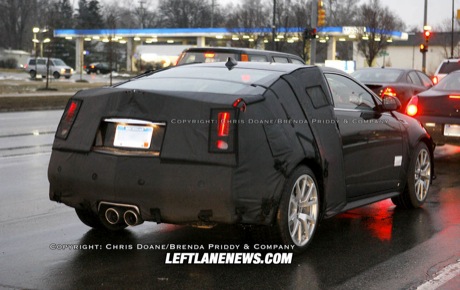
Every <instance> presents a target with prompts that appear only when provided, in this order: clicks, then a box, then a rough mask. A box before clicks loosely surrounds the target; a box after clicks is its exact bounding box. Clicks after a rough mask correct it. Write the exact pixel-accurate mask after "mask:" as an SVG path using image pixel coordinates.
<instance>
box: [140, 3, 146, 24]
mask: <svg viewBox="0 0 460 290" xmlns="http://www.w3.org/2000/svg"><path fill="white" fill-rule="evenodd" d="M144 3H145V1H144V0H140V1H139V4H140V5H141V29H144Z"/></svg>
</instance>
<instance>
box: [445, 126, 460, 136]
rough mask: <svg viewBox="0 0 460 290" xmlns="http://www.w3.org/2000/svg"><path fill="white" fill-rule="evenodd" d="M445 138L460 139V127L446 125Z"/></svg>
mask: <svg viewBox="0 0 460 290" xmlns="http://www.w3.org/2000/svg"><path fill="white" fill-rule="evenodd" d="M444 136H453V137H460V125H451V124H445V125H444Z"/></svg>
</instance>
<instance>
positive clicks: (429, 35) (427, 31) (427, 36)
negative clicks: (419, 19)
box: [423, 30, 431, 43]
mask: <svg viewBox="0 0 460 290" xmlns="http://www.w3.org/2000/svg"><path fill="white" fill-rule="evenodd" d="M423 36H424V37H425V43H428V41H429V40H430V37H431V31H429V30H424V31H423Z"/></svg>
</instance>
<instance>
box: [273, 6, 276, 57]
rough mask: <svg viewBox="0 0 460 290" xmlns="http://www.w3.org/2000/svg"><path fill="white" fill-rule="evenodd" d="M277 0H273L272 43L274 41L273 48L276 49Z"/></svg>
mask: <svg viewBox="0 0 460 290" xmlns="http://www.w3.org/2000/svg"><path fill="white" fill-rule="evenodd" d="M275 38H276V0H273V20H272V43H273V50H276V43H275Z"/></svg>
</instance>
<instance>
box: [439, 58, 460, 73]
mask: <svg viewBox="0 0 460 290" xmlns="http://www.w3.org/2000/svg"><path fill="white" fill-rule="evenodd" d="M459 69H460V63H459V62H458V61H448V62H444V63H443V64H442V65H441V67H440V68H439V72H438V73H440V74H448V73H451V72H453V71H456V70H459Z"/></svg>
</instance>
